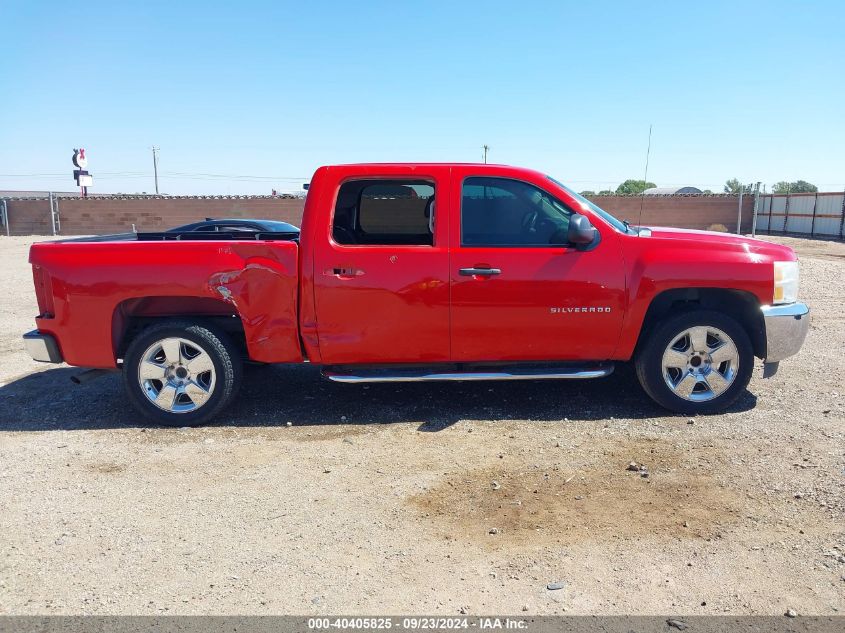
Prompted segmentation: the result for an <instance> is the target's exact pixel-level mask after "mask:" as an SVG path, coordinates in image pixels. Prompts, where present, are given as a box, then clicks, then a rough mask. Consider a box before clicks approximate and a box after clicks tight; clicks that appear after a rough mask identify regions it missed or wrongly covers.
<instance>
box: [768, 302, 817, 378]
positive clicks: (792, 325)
mask: <svg viewBox="0 0 845 633" xmlns="http://www.w3.org/2000/svg"><path fill="white" fill-rule="evenodd" d="M760 309H761V310H762V312H763V321H764V322H765V324H766V358H765V362H766V363H767V364H768V363H777V362H780V361H782V360H783V359H784V358H789V357H790V356H794V355H795V354H797V353H798V350H800V349H801V346H802V345H803V344H804V339H805V338H807V330H808V329H810V308H808V307H807V306H806V305H805V304H803V303H789V304H786V305H776V306H763V307H762V308H760Z"/></svg>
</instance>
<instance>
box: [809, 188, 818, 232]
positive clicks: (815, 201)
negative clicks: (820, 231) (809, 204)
mask: <svg viewBox="0 0 845 633" xmlns="http://www.w3.org/2000/svg"><path fill="white" fill-rule="evenodd" d="M818 206H819V192H818V191H817V192H816V197H815V198H814V199H813V220H812V221H811V222H810V237H815V235H816V208H817V207H818Z"/></svg>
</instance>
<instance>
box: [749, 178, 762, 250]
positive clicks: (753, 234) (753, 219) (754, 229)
mask: <svg viewBox="0 0 845 633" xmlns="http://www.w3.org/2000/svg"><path fill="white" fill-rule="evenodd" d="M759 204H760V183H759V182H758V183H757V184H756V185H755V186H754V211H752V213H751V237H756V236H757V208H758V206H759Z"/></svg>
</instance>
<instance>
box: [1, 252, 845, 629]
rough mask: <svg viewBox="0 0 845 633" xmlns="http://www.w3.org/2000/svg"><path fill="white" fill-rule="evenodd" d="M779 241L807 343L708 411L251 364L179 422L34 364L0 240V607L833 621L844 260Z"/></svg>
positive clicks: (631, 395) (584, 392)
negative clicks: (366, 382) (210, 406)
mask: <svg viewBox="0 0 845 633" xmlns="http://www.w3.org/2000/svg"><path fill="white" fill-rule="evenodd" d="M778 241H781V242H785V243H788V244H790V245H791V246H793V247H794V248H797V249H798V251H799V253H800V254H801V256H802V269H801V274H802V296H803V299H804V300H806V301H807V302H808V303H810V304H811V307H812V308H813V310H814V313H813V322H812V329H811V332H810V335H809V339H808V342H807V344H806V346H805V348H804V350H803V351H802V352H801V354H800V355H799V356H798V357H796V358H794V359H792V360H790V361H787V362H784V363H783V364H782V365H781V370H780V373H779V374H778V375H777V376H776V377H775V378H774V379H772V380H766V381H764V380H763V379H762V378H760V377H759V374H760V372H759V370H758V371H757V375H756V376H755V378H754V379H753V380H752V383H751V386H750V393H748V394H747V395H746V396H744V397H743V398H742V399H741V400H740V401H739V402H738V403H737V404H736V405H735V406H734V407H733V408H732V409H731V410H730V411H729V412H728V413H726V414H724V415H719V416H715V417H707V418H696V419H694V420H691V419H689V418H687V417H678V416H671V415H667V414H666V412H665V411H662V410H660V409H658V408H657V407H656V406H654V405H653V404H652V403H651V402H650V401H649V400H648V399H647V398H646V396H644V395H643V393H642V392H641V391H640V389H639V387H638V385H637V383H636V380H635V379H634V377H633V372H632V371H631V370H630V369H628V368H625V367H623V368H620V370H619V371H618V372H617V373H616V374H614V375H613V376H612V377H610V378H607V379H604V380H600V381H592V382H588V383H577V384H575V383H566V382H561V383H550V382H530V383H490V384H480V383H467V384H444V385H421V384H404V385H398V386H392V385H378V386H376V385H374V386H371V387H369V388H367V387H364V386H351V385H339V384H331V383H326V382H323V381H321V380H319V378H318V373H317V372H316V371H315V370H314V369H313V368H308V367H296V368H291V367H271V368H251V369H249V370H248V371H247V375H246V378H247V380H246V387H245V389H244V392H243V393H242V395H241V398H240V400H239V401H238V403H237V405H236V406H235V408H234V409H233V410H232V411H230V412H228V413H227V414H226V415H224V416H223V417H222V419H221V420H220V421H219V424H218V425H216V426H213V427H209V428H201V429H181V430H180V429H158V428H146V427H145V425H144V422H143V421H142V420H140V419H138V418H137V417H136V416H135V414H134V413H132V412H130V411H129V410H128V409H127V407H126V403H125V401H124V399H123V394H122V392H121V387H120V383H119V379H118V376H116V375H113V376H108V377H106V378H103V379H101V380H99V381H95V382H91V383H89V384H87V385H84V386H74V385H73V384H72V383H71V382H70V381H69V380H68V377H69V376H70V375H71V374H72V373H74V372H75V371H76V370H73V369H70V368H67V367H63V366H62V367H58V368H49V367H48V366H44V365H40V364H37V363H35V362H33V361H31V360H29V358H28V356H27V355H26V354H25V352H24V351H23V349H22V346H21V342H20V338H19V336H20V334H21V333H22V332H23V331H25V330H28V329H31V328H32V316H33V315H34V314H35V312H36V309H35V302H34V297H33V293H32V290H31V279H30V270H29V266H28V264H27V263H26V250H27V247H28V245H29V243H30V242H31V240H30V239H24V238H4V237H0V261H2V262H3V269H2V272H0V276H2V277H0V279H1V280H2V283H0V543H1V544H2V548H0V613H6V614H9V613H14V614H36V613H38V614H49V613H97V614H106V613H109V614H112V613H114V614H116V613H133V614H160V613H167V614H175V613H179V614H197V613H256V614H270V613H297V614H319V613H347V614H353V613H354V614H363V613H369V614H378V613H385V612H387V613H439V614H454V613H458V612H459V611H461V610H464V611H467V612H469V613H471V614H477V613H491V612H497V613H523V612H527V613H532V614H533V613H537V614H545V613H563V612H566V613H601V614H611V613H613V614H621V613H639V614H660V613H667V612H672V613H688V614H724V613H731V614H773V615H780V614H782V613H783V612H784V611H785V610H786V609H787V608H792V609H795V610H796V611H797V612H798V613H801V614H832V613H835V612H837V611H839V612H843V611H845V557H843V554H845V441H843V440H844V439H845V380H843V377H842V376H843V371H842V353H843V350H845V316H843V315H845V298H843V290H842V284H843V280H845V244H842V243H831V242H821V241H809V240H795V239H787V238H778ZM288 425H290V426H288ZM631 460H636V461H639V462H643V463H645V464H646V465H647V466H648V467H649V470H650V477H648V478H642V477H640V476H639V475H638V474H637V473H633V472H628V471H626V469H625V467H626V465H627V464H628V463H629V462H630V461H631ZM494 482H496V483H495V484H494ZM494 528H495V529H494ZM491 530H492V531H493V532H495V533H493V534H491V533H490V532H491ZM551 582H561V583H565V584H564V587H563V588H562V589H559V590H553V591H551V590H548V589H547V588H546V586H547V584H548V583H551Z"/></svg>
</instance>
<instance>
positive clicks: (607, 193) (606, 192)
mask: <svg viewBox="0 0 845 633" xmlns="http://www.w3.org/2000/svg"><path fill="white" fill-rule="evenodd" d="M614 193H615V192H613V191H611V190H610V189H602V190H601V191H599V195H600V196H612V195H614Z"/></svg>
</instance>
